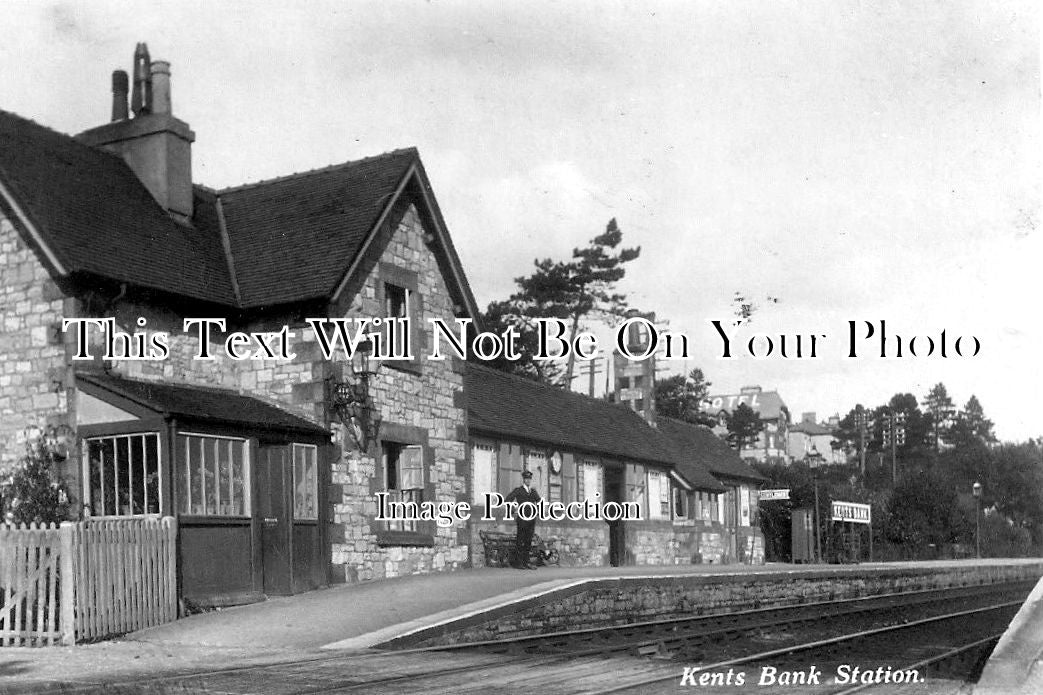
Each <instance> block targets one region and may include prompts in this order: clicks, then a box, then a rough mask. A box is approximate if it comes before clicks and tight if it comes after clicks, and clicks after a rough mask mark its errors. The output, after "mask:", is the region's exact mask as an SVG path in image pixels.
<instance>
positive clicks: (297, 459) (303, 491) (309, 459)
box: [293, 444, 318, 519]
mask: <svg viewBox="0 0 1043 695" xmlns="http://www.w3.org/2000/svg"><path fill="white" fill-rule="evenodd" d="M315 456H316V448H315V447H313V446H305V445H302V444H294V445H293V490H294V494H293V515H294V517H295V518H297V519H317V518H318V499H317V497H318V484H317V483H318V475H317V471H316V467H315Z"/></svg>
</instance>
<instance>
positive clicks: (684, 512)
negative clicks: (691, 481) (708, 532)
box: [674, 487, 688, 519]
mask: <svg viewBox="0 0 1043 695" xmlns="http://www.w3.org/2000/svg"><path fill="white" fill-rule="evenodd" d="M674 518H675V519H687V518H688V492H687V491H685V489H684V488H682V487H674Z"/></svg>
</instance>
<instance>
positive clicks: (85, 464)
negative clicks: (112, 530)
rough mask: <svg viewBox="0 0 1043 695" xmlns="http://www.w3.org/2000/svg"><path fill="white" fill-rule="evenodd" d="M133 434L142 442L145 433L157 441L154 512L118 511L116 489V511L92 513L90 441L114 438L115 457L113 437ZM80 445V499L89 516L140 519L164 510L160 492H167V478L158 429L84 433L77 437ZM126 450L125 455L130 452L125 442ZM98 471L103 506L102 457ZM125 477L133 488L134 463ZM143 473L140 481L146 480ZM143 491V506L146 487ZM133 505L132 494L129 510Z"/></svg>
mask: <svg viewBox="0 0 1043 695" xmlns="http://www.w3.org/2000/svg"><path fill="white" fill-rule="evenodd" d="M133 437H142V444H144V441H145V439H144V438H145V437H153V438H154V439H155V443H156V477H157V481H158V485H157V493H156V494H157V497H156V511H155V512H149V511H146V512H142V513H140V514H134V513H131V514H121V513H120V511H119V510H120V505H119V500H118V497H119V495H118V492H117V495H116V497H117V499H116V510H115V511H116V513H115V514H104V513H102V514H95V513H94V511H95V509H96V501H95V500H94V491H93V490H92V489H91V457H90V443H91V442H97V441H103V440H112V441H113V453H114V459H115V458H116V457H117V454H116V453H115V451H116V440H118V439H131V438H133ZM80 447H81V448H80V454H81V456H80V459H81V473H82V476H83V481H82V482H83V485H82V490H83V503H84V505H85V506H86V507H88V508H89V509H90V510H91V517H92V518H96V519H133V518H137V519H141V518H146V517H154V516H159V515H161V514H162V510H163V496H164V494H165V493H166V482H165V481H164V475H163V446H162V440H161V439H160V433H159V432H156V431H155V430H137V431H132V432H118V433H112V434H96V435H90V436H85V437H83V438H82V439H81V440H80ZM127 453H128V455H130V453H131V447H130V444H129V443H128V445H127ZM116 463H117V461H116V460H114V461H113V466H114V467H115V465H116ZM142 466H144V462H143V463H142ZM142 470H143V471H144V468H142ZM100 473H101V476H100V477H101V488H102V490H103V492H102V500H101V504H102V505H103V507H104V503H105V500H104V487H105V475H104V474H105V471H104V458H103V459H102V470H101V471H100ZM127 477H128V482H129V486H130V487H131V488H133V485H134V477H133V464H131V466H130V469H129V470H128V476H127ZM146 477H147V476H142V481H143V485H144V484H145V483H144V480H145V478H146ZM117 478H118V476H117ZM143 493H144V501H145V505H146V509H147V508H148V490H147V488H144V489H143ZM133 505H134V502H133V497H132V498H131V509H132V510H133ZM103 511H104V509H103Z"/></svg>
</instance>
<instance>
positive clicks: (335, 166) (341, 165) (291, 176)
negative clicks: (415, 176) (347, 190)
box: [211, 147, 419, 196]
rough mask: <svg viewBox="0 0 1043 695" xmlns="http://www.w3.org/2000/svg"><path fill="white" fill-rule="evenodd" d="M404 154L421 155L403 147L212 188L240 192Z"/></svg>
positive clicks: (222, 193) (221, 193)
mask: <svg viewBox="0 0 1043 695" xmlns="http://www.w3.org/2000/svg"><path fill="white" fill-rule="evenodd" d="M404 154H412V155H415V156H417V155H419V152H418V150H417V148H416V147H401V148H399V149H396V150H391V151H390V152H383V153H381V154H375V155H371V156H369V157H363V158H361V159H352V160H349V161H346V162H340V163H339V164H328V165H326V166H324V167H317V168H315V169H306V170H304V171H297V172H294V173H292V174H285V175H283V176H276V177H273V178H270V179H261V180H259V181H251V182H249V183H241V184H239V185H238V186H229V187H228V188H219V189H211V190H213V192H214V194H215V195H217V196H222V195H224V194H226V193H238V192H239V191H243V190H246V189H249V188H256V187H258V186H266V185H268V184H272V183H281V182H283V181H292V180H294V179H302V178H305V177H308V176H314V175H315V174H322V173H326V172H329V171H336V170H338V169H343V168H345V167H349V166H352V165H355V164H362V163H363V162H372V161H376V160H378V159H385V158H390V157H397V156H401V155H404Z"/></svg>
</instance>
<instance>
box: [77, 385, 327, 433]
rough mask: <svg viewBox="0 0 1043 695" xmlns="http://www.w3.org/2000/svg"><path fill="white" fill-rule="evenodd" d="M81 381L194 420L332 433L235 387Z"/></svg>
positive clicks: (163, 411)
mask: <svg viewBox="0 0 1043 695" xmlns="http://www.w3.org/2000/svg"><path fill="white" fill-rule="evenodd" d="M76 379H77V381H79V382H83V383H86V384H90V385H92V386H94V387H96V388H99V389H102V390H103V391H107V392H109V393H112V394H115V395H117V396H121V397H122V398H125V399H127V400H129V401H131V402H133V403H136V404H138V405H140V406H141V407H143V408H147V409H148V410H151V411H153V412H155V413H159V414H162V415H164V416H171V417H183V418H190V419H191V420H193V421H195V422H214V423H221V424H229V425H247V426H252V427H254V428H258V427H260V428H264V429H279V430H291V431H298V432H307V433H310V434H317V435H324V436H327V437H328V436H329V434H330V433H329V431H328V430H326V429H324V428H322V427H319V426H318V425H316V424H314V423H312V422H309V421H308V420H305V419H304V418H302V417H298V416H297V415H293V414H292V413H288V412H286V411H284V410H281V409H279V408H276V407H275V406H273V405H269V404H268V403H265V402H264V401H261V400H258V399H256V398H252V397H250V396H244V395H242V394H239V393H236V392H234V391H225V390H221V389H212V388H205V387H201V386H187V385H177V386H175V385H173V384H168V383H156V382H151V381H138V380H136V379H124V378H122V377H117V376H112V375H109V374H83V373H81V374H77V375H76Z"/></svg>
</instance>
